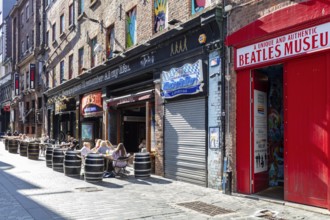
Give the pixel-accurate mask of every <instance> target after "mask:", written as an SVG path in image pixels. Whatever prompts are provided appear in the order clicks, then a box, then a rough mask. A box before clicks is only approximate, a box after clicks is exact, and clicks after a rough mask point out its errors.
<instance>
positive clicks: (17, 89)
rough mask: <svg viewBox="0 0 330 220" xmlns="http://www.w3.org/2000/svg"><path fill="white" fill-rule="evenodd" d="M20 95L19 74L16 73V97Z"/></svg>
mask: <svg viewBox="0 0 330 220" xmlns="http://www.w3.org/2000/svg"><path fill="white" fill-rule="evenodd" d="M18 95H19V74H18V73H15V96H18Z"/></svg>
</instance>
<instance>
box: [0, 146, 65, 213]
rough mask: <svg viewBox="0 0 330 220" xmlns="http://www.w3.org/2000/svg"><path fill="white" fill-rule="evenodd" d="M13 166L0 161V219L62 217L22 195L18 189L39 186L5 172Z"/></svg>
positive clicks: (36, 187)
mask: <svg viewBox="0 0 330 220" xmlns="http://www.w3.org/2000/svg"><path fill="white" fill-rule="evenodd" d="M1 147H4V146H3V145H2V146H1ZM13 168H15V166H13V165H11V164H8V163H4V162H2V161H0V195H1V199H0V206H1V212H0V219H31V218H33V219H64V217H63V216H61V215H60V214H59V213H56V212H54V211H52V210H49V209H47V208H46V207H44V206H43V205H42V204H40V203H37V202H35V201H33V200H32V199H30V198H28V197H27V196H25V195H22V194H21V193H20V192H19V190H22V189H25V190H29V189H39V188H40V187H38V186H36V185H33V184H31V183H29V182H26V181H24V180H22V179H20V178H17V177H16V176H14V175H11V174H9V173H7V172H6V170H10V169H13Z"/></svg>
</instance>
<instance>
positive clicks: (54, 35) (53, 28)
mask: <svg viewBox="0 0 330 220" xmlns="http://www.w3.org/2000/svg"><path fill="white" fill-rule="evenodd" d="M52 32H53V35H52V41H53V42H55V41H56V23H54V24H53V26H52Z"/></svg>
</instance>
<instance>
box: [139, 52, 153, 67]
mask: <svg viewBox="0 0 330 220" xmlns="http://www.w3.org/2000/svg"><path fill="white" fill-rule="evenodd" d="M154 62H155V57H154V55H153V52H151V53H148V54H145V55H142V56H141V61H140V63H141V66H143V67H146V66H148V65H151V64H154Z"/></svg>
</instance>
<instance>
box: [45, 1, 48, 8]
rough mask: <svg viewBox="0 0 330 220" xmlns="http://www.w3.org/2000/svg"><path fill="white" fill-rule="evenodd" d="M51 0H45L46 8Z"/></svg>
mask: <svg viewBox="0 0 330 220" xmlns="http://www.w3.org/2000/svg"><path fill="white" fill-rule="evenodd" d="M48 1H49V0H44V5H45V8H46V7H47V6H48V5H49V2H48Z"/></svg>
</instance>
